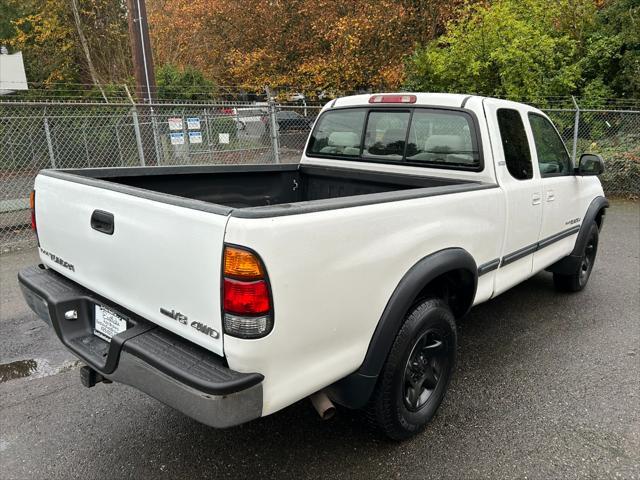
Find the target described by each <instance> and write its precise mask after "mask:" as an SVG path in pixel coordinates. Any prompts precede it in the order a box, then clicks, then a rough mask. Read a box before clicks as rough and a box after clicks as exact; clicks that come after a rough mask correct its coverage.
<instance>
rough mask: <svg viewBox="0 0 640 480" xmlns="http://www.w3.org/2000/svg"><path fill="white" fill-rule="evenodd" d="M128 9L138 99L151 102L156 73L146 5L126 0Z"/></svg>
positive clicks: (142, 1) (141, 1) (154, 89)
mask: <svg viewBox="0 0 640 480" xmlns="http://www.w3.org/2000/svg"><path fill="white" fill-rule="evenodd" d="M127 7H128V9H129V41H130V42H131V53H132V54H133V69H134V73H135V77H136V97H137V98H138V101H140V102H144V103H153V100H154V98H155V92H156V75H155V72H154V68H153V55H152V53H151V41H150V40H149V24H148V22H147V7H146V6H145V3H144V0H127Z"/></svg>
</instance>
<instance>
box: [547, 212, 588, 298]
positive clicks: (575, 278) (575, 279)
mask: <svg viewBox="0 0 640 480" xmlns="http://www.w3.org/2000/svg"><path fill="white" fill-rule="evenodd" d="M598 236H599V232H598V225H597V224H596V223H595V222H593V223H592V224H591V227H590V228H589V236H588V237H587V243H586V245H585V247H584V250H583V251H582V258H581V260H580V265H579V267H578V271H576V272H575V273H572V274H569V275H566V274H560V273H554V274H553V284H554V285H555V287H556V289H557V290H559V291H561V292H579V291H580V290H582V289H583V288H584V287H586V286H587V282H588V281H589V277H590V276H591V271H592V270H593V264H594V263H595V261H596V254H597V253H598Z"/></svg>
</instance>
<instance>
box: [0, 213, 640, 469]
mask: <svg viewBox="0 0 640 480" xmlns="http://www.w3.org/2000/svg"><path fill="white" fill-rule="evenodd" d="M36 261H37V257H36V253H35V250H26V251H21V252H14V253H11V254H7V255H3V256H0V289H1V291H2V298H1V302H0V478H2V479H3V480H5V479H7V480H8V479H27V478H28V479H40V478H42V479H54V478H82V479H88V478H105V479H112V478H172V479H173V478H296V479H306V478H309V479H317V478H323V479H324V478H403V479H404V478H416V479H417V478H456V479H459V478H474V479H475V478H514V477H519V478H541V479H542V478H545V479H546V478H640V208H639V204H638V203H631V202H616V203H614V204H613V207H612V208H611V209H610V211H609V214H608V215H607V218H606V222H605V229H604V232H603V234H602V236H601V243H600V251H599V254H598V259H597V261H596V265H595V269H594V272H593V276H592V278H591V280H590V283H589V286H588V287H587V289H586V290H585V291H584V292H582V293H579V294H573V295H568V294H558V293H556V292H555V291H554V290H553V285H552V281H551V276H550V275H548V274H540V275H537V276H535V277H534V278H532V279H530V280H529V281H527V282H525V283H523V284H522V285H519V286H518V287H515V288H514V289H512V290H511V291H509V292H507V293H505V294H503V295H501V296H500V297H498V298H497V299H495V300H492V301H490V302H488V303H486V304H484V305H481V306H479V307H477V308H475V309H474V310H473V311H472V312H471V314H470V315H469V316H468V318H466V319H465V320H464V321H462V322H461V324H460V325H459V332H460V340H459V351H458V358H459V361H458V366H457V372H456V375H455V377H454V380H453V382H452V384H451V387H450V390H449V393H448V394H447V397H446V399H445V402H444V404H443V406H442V408H441V409H440V411H439V412H438V414H437V416H436V418H435V419H434V421H433V422H432V423H431V424H430V426H429V427H428V428H427V430H426V431H425V432H424V433H423V434H421V435H419V436H418V437H416V438H415V439H412V440H410V441H407V442H404V443H400V444H396V443H391V442H389V441H387V440H385V439H384V438H382V437H380V436H379V435H377V434H376V433H374V432H371V431H370V430H369V429H368V428H367V427H365V426H364V425H363V423H362V422H361V420H360V418H359V416H358V414H356V413H353V412H349V411H346V410H342V409H341V410H339V412H338V414H337V415H336V417H335V418H334V419H333V420H330V421H327V422H322V421H320V420H319V418H318V417H317V415H316V413H315V412H314V411H313V409H312V408H311V407H310V405H309V402H307V401H301V402H299V403H297V404H295V405H293V406H291V407H289V408H287V409H285V410H283V411H281V412H279V413H276V414H274V415H272V416H270V417H266V418H264V419H260V420H257V421H254V422H252V423H249V424H247V425H243V426H241V427H237V428H233V429H229V430H213V429H210V428H208V427H205V426H203V425H200V424H198V423H196V422H195V421H192V420H190V419H189V418H187V417H185V416H183V415H182V414H180V413H178V412H176V411H174V410H172V409H170V408H168V407H165V406H164V405H162V404H161V403H159V402H157V401H155V400H153V399H151V398H149V397H147V396H146V395H144V394H141V393H139V392H137V391H136V390H134V389H132V388H130V387H127V386H123V385H117V384H112V385H98V386H96V387H95V388H92V389H86V388H84V387H82V386H81V385H80V381H79V373H78V368H77V367H78V363H77V362H76V361H75V358H74V357H72V356H71V355H70V354H69V353H67V352H66V351H65V350H64V349H63V348H62V347H61V345H60V344H59V342H58V341H57V340H56V339H55V338H54V337H53V334H52V332H51V331H50V330H49V329H48V327H47V326H46V325H45V324H44V323H43V322H42V321H40V320H38V319H37V318H36V317H35V316H34V315H33V314H32V313H31V312H30V310H29V309H28V308H27V306H26V305H25V304H24V302H23V301H22V299H21V296H20V293H19V289H18V287H17V284H16V281H15V275H16V273H17V270H18V269H19V268H21V267H23V266H26V265H29V264H32V263H35V262H36Z"/></svg>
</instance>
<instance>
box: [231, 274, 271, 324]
mask: <svg viewBox="0 0 640 480" xmlns="http://www.w3.org/2000/svg"><path fill="white" fill-rule="evenodd" d="M269 310H271V302H270V301H269V289H268V288H267V282H265V281H264V280H258V281H257V282H242V281H238V280H232V279H230V278H225V279H224V311H225V312H229V313H235V314H236V315H262V314H265V313H268V312H269Z"/></svg>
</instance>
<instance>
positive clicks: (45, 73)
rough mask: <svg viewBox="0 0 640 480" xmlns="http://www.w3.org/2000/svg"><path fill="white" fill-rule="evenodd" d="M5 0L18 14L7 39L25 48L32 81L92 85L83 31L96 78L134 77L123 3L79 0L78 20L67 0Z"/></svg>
mask: <svg viewBox="0 0 640 480" xmlns="http://www.w3.org/2000/svg"><path fill="white" fill-rule="evenodd" d="M6 1H7V6H8V7H7V8H8V9H10V11H12V12H14V14H13V15H14V18H13V19H12V20H11V25H12V27H13V28H12V30H9V31H8V37H7V39H6V40H7V43H8V44H9V45H10V46H11V48H12V49H13V50H21V51H22V52H23V55H24V59H25V70H26V73H27V79H28V80H29V81H31V82H43V83H45V84H51V83H55V82H71V83H81V84H84V83H90V82H91V81H92V78H91V77H92V76H91V75H90V71H89V63H88V61H87V55H86V53H85V51H83V45H82V42H81V41H80V39H81V38H80V36H79V32H83V33H84V36H85V37H86V51H89V52H90V54H91V56H90V58H91V59H92V60H93V63H94V65H95V71H96V73H95V77H96V79H97V80H99V81H100V82H101V83H114V82H120V81H123V80H125V79H127V78H129V76H130V71H131V66H130V65H131V60H130V58H131V54H130V50H129V44H128V35H127V21H126V9H125V7H124V5H123V3H122V2H120V1H112V0H77V1H76V2H75V4H76V5H77V6H78V18H77V21H76V18H75V17H74V12H73V9H72V5H73V4H72V3H71V2H69V1H68V0H6Z"/></svg>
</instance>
